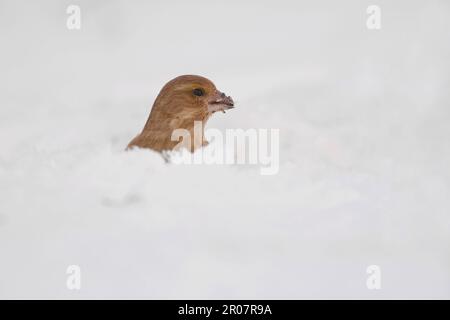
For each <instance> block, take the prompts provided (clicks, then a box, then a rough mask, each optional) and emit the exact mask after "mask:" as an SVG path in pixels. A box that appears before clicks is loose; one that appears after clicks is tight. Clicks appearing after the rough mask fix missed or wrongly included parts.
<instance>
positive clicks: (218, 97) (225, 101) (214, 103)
mask: <svg viewBox="0 0 450 320" xmlns="http://www.w3.org/2000/svg"><path fill="white" fill-rule="evenodd" d="M232 108H234V101H233V99H232V98H231V97H230V96H227V95H226V94H225V93H222V92H220V91H219V90H216V92H215V93H214V96H213V97H212V99H211V100H210V101H209V103H208V111H209V112H212V113H214V112H217V111H222V112H223V113H225V110H228V109H232Z"/></svg>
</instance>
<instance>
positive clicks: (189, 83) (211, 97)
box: [127, 75, 234, 153]
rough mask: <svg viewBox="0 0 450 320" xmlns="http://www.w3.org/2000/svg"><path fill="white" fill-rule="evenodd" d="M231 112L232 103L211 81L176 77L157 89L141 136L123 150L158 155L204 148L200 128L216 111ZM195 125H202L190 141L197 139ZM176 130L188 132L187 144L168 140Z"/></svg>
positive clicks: (192, 76) (203, 139)
mask: <svg viewBox="0 0 450 320" xmlns="http://www.w3.org/2000/svg"><path fill="white" fill-rule="evenodd" d="M233 108H234V101H233V99H232V98H231V97H230V96H227V95H226V94H225V93H223V92H221V91H219V90H217V88H216V86H215V85H214V83H213V82H212V81H211V80H209V79H207V78H205V77H202V76H198V75H182V76H178V77H176V78H174V79H172V80H170V81H169V82H167V83H166V84H165V85H164V87H163V88H162V89H161V91H160V92H159V94H158V96H157V97H156V100H155V102H154V103H153V106H152V109H151V111H150V115H149V117H148V119H147V122H146V124H145V126H144V128H143V130H142V132H141V133H140V134H139V135H137V136H136V137H135V138H134V139H133V140H131V142H130V143H129V144H128V146H127V150H130V149H133V148H147V149H152V150H155V151H157V152H161V153H162V152H165V151H171V150H178V149H181V148H186V149H188V151H190V152H194V151H195V150H197V149H198V148H201V147H202V146H206V145H207V144H208V141H206V139H205V137H204V128H205V125H206V122H207V121H208V119H209V118H210V117H211V116H212V114H214V113H216V112H220V111H221V112H223V113H225V111H226V110H229V109H233ZM196 121H201V124H202V126H201V137H199V138H197V140H195V141H194V138H195V137H196V135H198V133H196V132H194V122H196ZM177 129H184V130H187V132H189V135H190V139H191V140H190V141H187V142H189V143H187V144H180V141H178V140H176V141H173V140H172V133H173V132H174V130H177ZM198 139H201V141H199V140H198ZM185 142H186V141H185ZM180 146H181V147H180Z"/></svg>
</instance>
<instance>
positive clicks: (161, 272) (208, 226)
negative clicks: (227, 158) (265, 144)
mask: <svg viewBox="0 0 450 320" xmlns="http://www.w3.org/2000/svg"><path fill="white" fill-rule="evenodd" d="M71 4H76V5H79V6H80V7H81V18H82V21H81V30H78V31H77V30H68V29H67V28H66V19H67V17H68V14H67V13H66V8H67V6H69V5H71ZM372 4H376V5H378V6H380V8H381V10H382V11H381V13H382V15H381V26H382V28H381V30H369V29H367V27H366V20H367V17H368V15H367V13H366V8H367V7H368V6H369V5H372ZM449 14H450V3H449V2H448V1H444V0H442V1H436V0H434V1H406V0H405V1H403V0H396V1H387V0H377V1H356V0H355V1H331V0H330V1H281V0H278V1H253V2H250V1H248V2H247V1H246V2H244V1H221V2H216V1H177V2H175V1H158V2H157V1H113V0H111V1H103V0H96V1H87V0H73V1H44V0H43V1H31V0H29V1H5V0H1V1H0V43H1V48H0V142H1V148H0V298H63V299H80V298H162V299H165V298H178V299H184V298H192V299H197V298H255V299H256V298H274V299H279V298H287V299H293V298H363V299H379V298H388V299H390V298H447V299H448V298H450V250H449V249H450V232H449V229H450V170H449V163H450V143H449V138H450V126H449V121H450V109H449V108H450V90H449V86H450V81H449V80H450V79H449V77H450V32H449V31H450V20H449V19H448V17H449ZM181 74H199V75H203V76H206V77H208V78H210V79H211V80H213V81H214V82H215V84H216V85H217V87H218V88H219V89H220V90H222V91H224V92H226V93H227V94H229V95H231V96H232V97H233V98H234V99H235V101H236V108H235V109H234V110H231V111H230V112H227V114H215V115H214V117H213V118H212V119H211V120H210V122H209V123H208V127H209V128H218V129H220V130H225V129H227V128H243V129H248V128H256V129H258V128H278V129H280V170H279V173H278V174H277V175H273V176H261V175H260V174H259V168H258V167H255V166H238V165H224V166H214V165H213V166H207V165H196V166H176V165H168V164H166V163H164V161H163V160H162V158H161V157H160V156H159V155H158V154H156V153H154V152H152V151H146V150H137V151H131V152H125V151H124V148H125V147H126V145H127V143H128V142H129V141H130V140H131V139H132V138H133V137H134V136H135V135H136V134H137V133H139V132H140V130H141V129H142V127H143V125H144V123H145V121H146V120H147V117H148V114H149V112H150V108H151V105H152V103H153V100H154V99H155V97H156V95H157V94H158V92H159V90H160V89H161V87H162V86H163V85H164V84H165V83H166V82H167V81H168V80H170V79H172V78H174V77H175V76H178V75H181ZM373 264H375V265H378V266H380V268H381V272H382V274H381V275H382V281H381V284H382V288H381V289H380V290H368V289H367V287H366V280H367V278H368V276H369V275H368V274H367V273H366V268H367V267H368V266H369V265H373ZM69 265H79V266H80V268H81V274H82V278H81V279H82V280H81V290H78V291H77V290H68V289H67V287H66V280H67V277H68V275H67V274H66V269H67V267H68V266H69Z"/></svg>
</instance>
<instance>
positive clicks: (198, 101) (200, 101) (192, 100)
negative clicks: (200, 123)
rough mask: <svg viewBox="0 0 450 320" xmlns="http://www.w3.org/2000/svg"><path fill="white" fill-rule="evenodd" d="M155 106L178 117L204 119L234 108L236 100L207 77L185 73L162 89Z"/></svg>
mask: <svg viewBox="0 0 450 320" xmlns="http://www.w3.org/2000/svg"><path fill="white" fill-rule="evenodd" d="M153 108H154V109H158V110H155V112H156V111H161V112H164V113H165V114H170V115H171V116H172V117H176V118H183V119H189V120H204V119H207V118H208V117H209V116H210V115H212V114H213V113H215V112H217V111H222V112H225V110H228V109H232V108H234V101H233V99H232V98H231V97H230V96H227V95H226V94H224V93H222V92H221V91H219V90H218V89H217V88H216V86H215V85H214V83H212V82H211V81H210V80H208V79H207V78H204V77H201V76H195V75H184V76H179V77H177V78H175V79H173V80H171V81H169V82H168V83H167V84H166V85H165V86H164V87H163V88H162V89H161V92H160V93H159V95H158V97H157V98H156V101H155V104H154V106H153ZM152 111H153V110H152Z"/></svg>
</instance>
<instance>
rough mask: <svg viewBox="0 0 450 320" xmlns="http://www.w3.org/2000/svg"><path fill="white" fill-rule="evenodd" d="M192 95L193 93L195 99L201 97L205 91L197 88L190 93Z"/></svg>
mask: <svg viewBox="0 0 450 320" xmlns="http://www.w3.org/2000/svg"><path fill="white" fill-rule="evenodd" d="M192 93H193V94H194V95H195V96H197V97H201V96H202V95H204V94H205V91H204V90H203V89H199V88H197V89H194V90H193V91H192Z"/></svg>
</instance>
